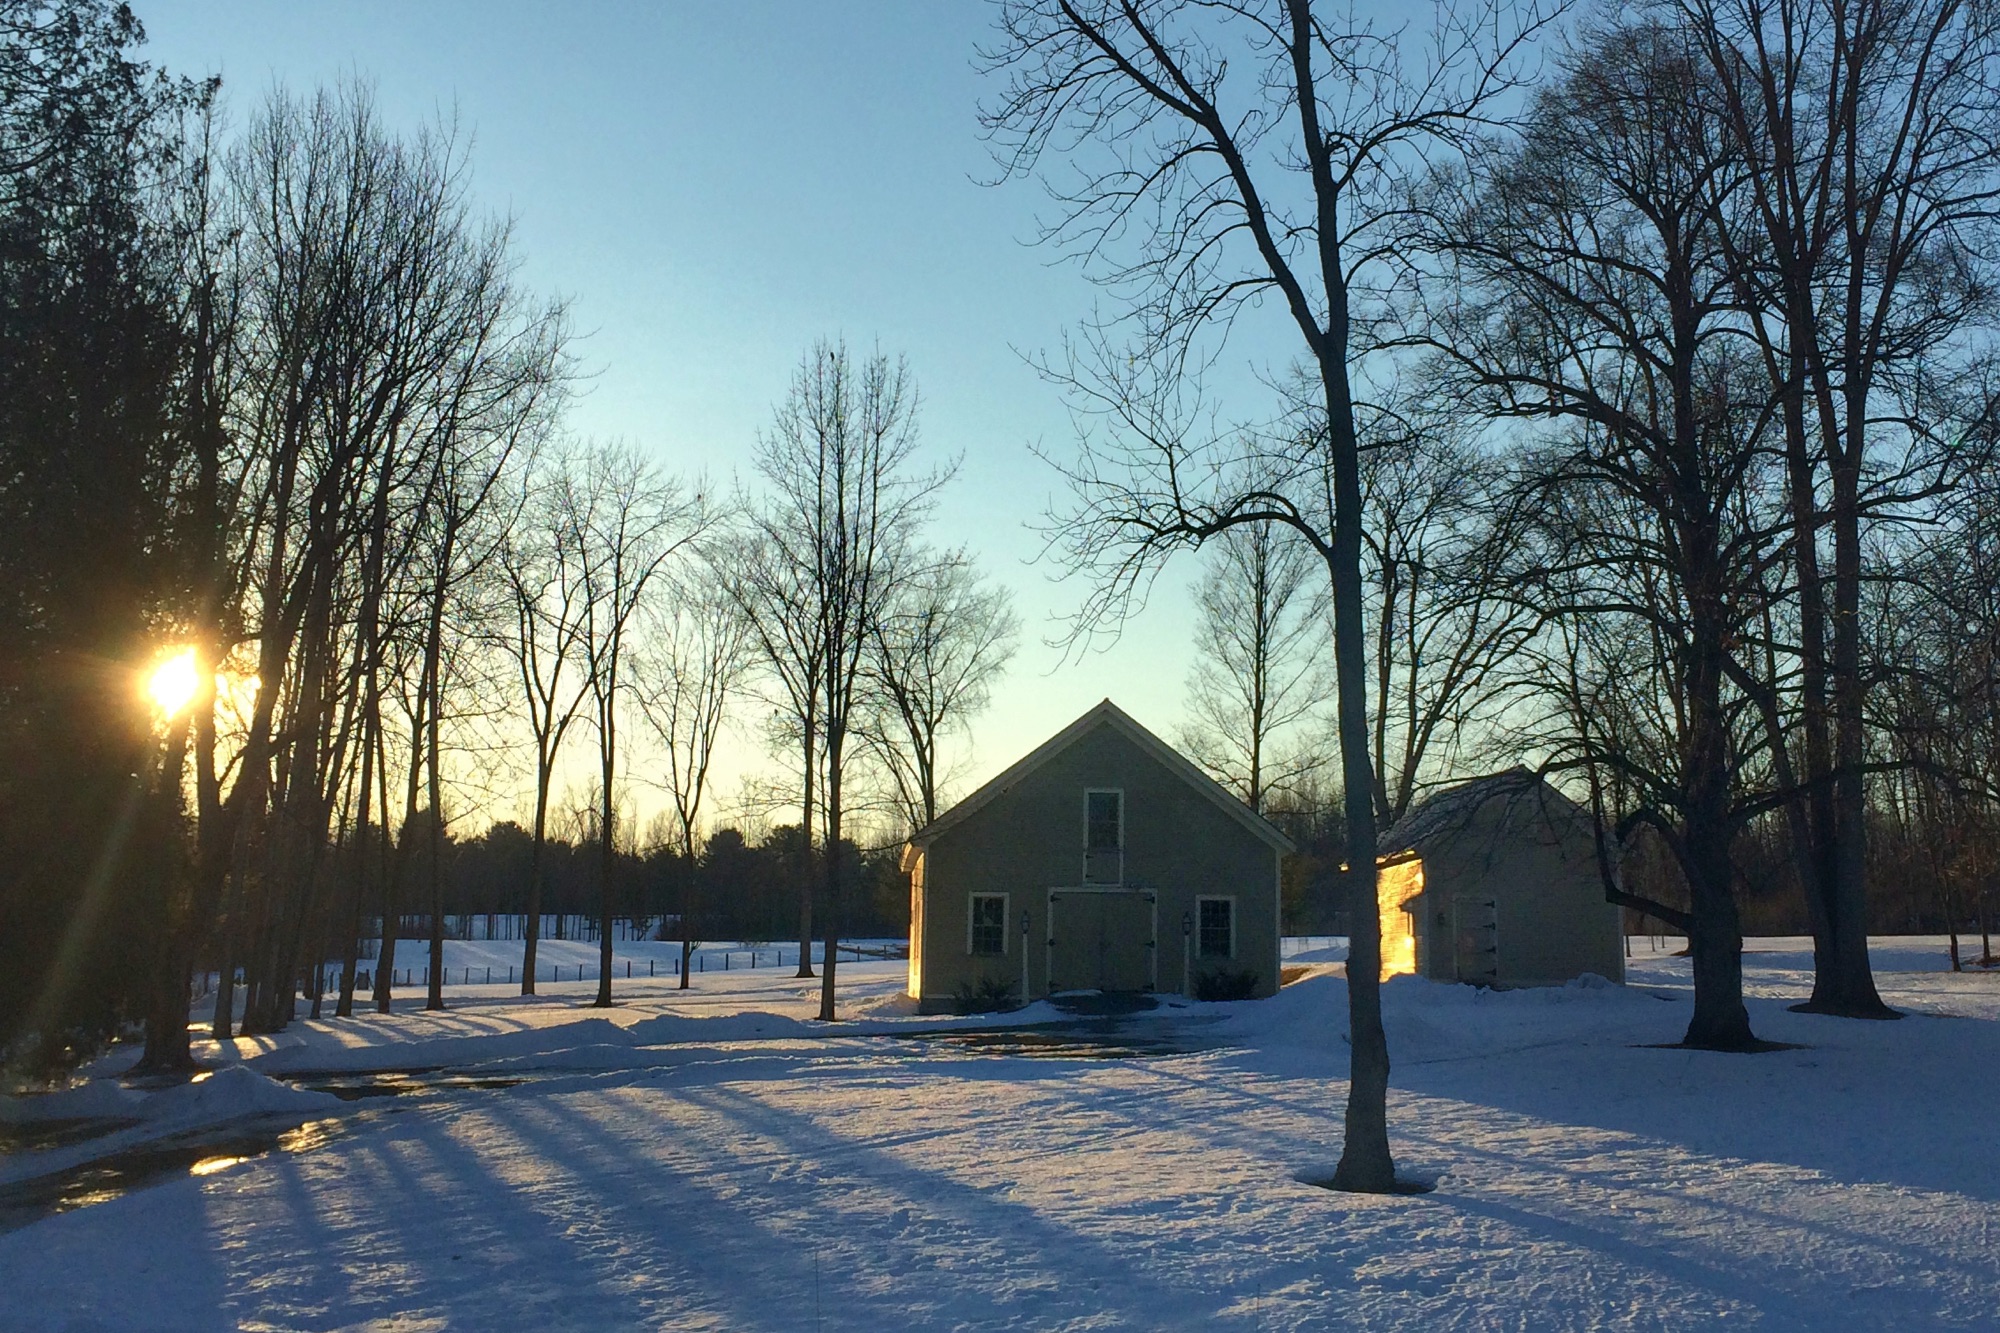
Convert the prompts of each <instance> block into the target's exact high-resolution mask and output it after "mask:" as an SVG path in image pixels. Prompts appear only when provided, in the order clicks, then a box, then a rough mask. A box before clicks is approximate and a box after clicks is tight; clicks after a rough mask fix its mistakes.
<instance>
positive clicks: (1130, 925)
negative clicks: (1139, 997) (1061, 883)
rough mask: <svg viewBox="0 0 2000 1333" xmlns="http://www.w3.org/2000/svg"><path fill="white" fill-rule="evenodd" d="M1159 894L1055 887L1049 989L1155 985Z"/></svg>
mask: <svg viewBox="0 0 2000 1333" xmlns="http://www.w3.org/2000/svg"><path fill="white" fill-rule="evenodd" d="M1153 900H1154V895H1153V894H1150V893H1145V892H1139V891H1131V890H1120V891H1115V892H1107V891H1104V890H1094V891H1093V890H1083V889H1052V890H1050V892H1049V989H1050V990H1051V991H1066V990H1104V991H1141V990H1151V989H1152V987H1153V957H1152V955H1153Z"/></svg>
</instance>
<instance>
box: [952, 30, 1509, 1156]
mask: <svg viewBox="0 0 2000 1333" xmlns="http://www.w3.org/2000/svg"><path fill="white" fill-rule="evenodd" d="M1000 15H1001V16H1000V34H1001V35H1000V38H999V41H998V42H997V43H996V45H995V46H994V48H993V49H992V51H991V52H990V54H989V58H988V60H987V65H988V67H989V69H990V70H991V71H992V72H994V73H996V74H999V75H1001V76H1003V77H1005V78H1006V79H1007V88H1006V91H1005V93H1004V94H1003V95H1002V96H1001V97H1000V98H998V99H997V100H996V101H995V102H994V103H993V104H992V105H991V106H990V107H989V108H988V109H987V111H986V114H985V123H986V125H987V126H988V128H989V130H990V131H991V132H992V133H993V134H994V136H995V137H996V140H997V143H998V147H999V152H1000V160H1001V163H1002V165H1003V167H1004V168H1005V169H1006V170H1007V171H1008V172H1009V173H1010V174H1027V173H1033V172H1035V171H1036V170H1037V169H1038V168H1042V167H1046V168H1047V170H1046V171H1044V172H1043V175H1044V177H1045V179H1047V180H1049V181H1050V183H1051V189H1052V190H1053V192H1054V193H1055V194H1056V196H1057V201H1058V221H1057V222H1056V223H1055V224H1054V226H1053V227H1052V229H1051V231H1050V234H1049V237H1048V239H1049V240H1051V241H1053V242H1054V243H1056V244H1059V245H1065V246H1070V247H1073V248H1074V249H1075V250H1076V251H1077V252H1080V253H1081V254H1083V255H1084V256H1085V259H1086V263H1087V264H1089V265H1090V267H1091V269H1092V271H1093V272H1095V273H1096V275H1097V276H1098V277H1100V278H1101V279H1103V280H1104V282H1105V284H1106V286H1107V288H1108V289H1109V290H1111V291H1113V292H1114V293H1116V294H1117V295H1118V297H1119V299H1120V302H1121V305H1122V307H1123V310H1124V312H1125V327H1126V328H1127V329H1129V331H1130V332H1131V333H1132V334H1133V335H1134V341H1135V344H1136V345H1135V346H1133V347H1132V348H1130V349H1122V348H1112V347H1109V346H1104V347H1103V349H1102V350H1103V351H1104V352H1106V353H1107V354H1106V355H1104V356H1103V357H1101V358H1099V360H1098V361H1097V362H1096V364H1095V366H1094V369H1093V368H1087V371H1088V373H1085V374H1082V375H1073V376H1071V377H1070V380H1069V382H1070V384H1071V386H1072V387H1073V388H1077V389H1080V390H1082V391H1083V392H1084V393H1085V395H1086V403H1085V406H1086V408H1087V409H1088V408H1090V407H1101V408H1104V409H1106V410H1107V411H1108V412H1109V414H1110V415H1109V417H1108V435H1109V437H1110V438H1093V439H1090V440H1087V441H1086V447H1085V456H1084V457H1083V458H1082V459H1081V460H1079V461H1078V462H1076V463H1074V464H1073V465H1071V466H1070V467H1068V469H1067V471H1068V473H1069V476H1070V478H1071V480H1072V482H1073V483H1074V486H1075V490H1076V495H1077V500H1078V504H1077V506H1076V508H1075V510H1074V511H1073V512H1071V513H1068V514H1065V515H1062V516H1061V526H1062V529H1063V530H1064V531H1066V532H1067V533H1068V534H1069V536H1070V540H1069V543H1068V548H1067V554H1068V558H1069V560H1070V561H1071V562H1072V564H1073V565H1074V566H1076V567H1077V568H1080V569H1086V570H1090V571H1093V572H1094V573H1095V575H1096V584H1097V595H1096V596H1095V597H1094V598H1093V599H1092V602H1091V603H1090V605H1088V606H1087V607H1086V609H1085V612H1084V619H1085V620H1086V622H1088V623H1091V624H1095V625H1100V626H1111V625H1115V623H1116V620H1117V617H1118V616H1119V615H1120V614H1122V611H1123V608H1124V607H1125V606H1126V605H1127V603H1128V599H1129V595H1130V593H1131V591H1132V589H1133V587H1134V585H1135V584H1136V583H1139V582H1141V581H1143V580H1144V579H1145V578H1147V577H1148V576H1149V573H1150V571H1152V570H1153V569H1155V568H1156V566H1157V562H1158V560H1159V559H1160V558H1161V557H1162V556H1163V555H1165V554H1166V553H1168V552H1170V551H1172V550H1174V549H1176V548H1178V547H1182V546H1186V545H1194V544H1199V543H1200V542H1201V541H1203V540H1205V539H1207V538H1209V537H1212V536H1215V535H1217V534H1218V533H1220V532H1222V531H1223V530H1225V529H1227V528H1229V527H1232V526H1235V525H1237V524H1242V523H1279V524H1283V525H1286V526H1288V527H1289V528H1291V529H1292V530H1293V531H1294V532H1296V533H1297V534H1298V536H1299V537H1300V538H1301V539H1303V540H1304V541H1305V542H1306V543H1308V544H1309V545H1310V547H1311V548H1312V549H1313V550H1314V551H1316V552H1317V553H1318V554H1319V556H1320V557H1321V559H1323V560H1324V561H1325V563H1326V568H1327V572H1328V576H1329V581H1330V583H1331V586H1332V593H1333V611H1334V614H1333V619H1334V633H1333V639H1334V648H1333V656H1334V664H1335V671H1336V678H1337V692H1338V729H1339V737H1340V754H1341V778H1342V788H1343V791H1344V801H1345V808H1346V816H1347V827H1348V855H1349V858H1350V861H1351V864H1352V865H1353V867H1354V874H1353V876H1352V878H1353V880H1354V882H1355V883H1354V888H1355V892H1356V894H1357V903H1356V907H1357V910H1356V911H1355V913H1354V923H1355V929H1354V935H1353V945H1352V951H1351V954H1350V959H1349V963H1348V991H1349V997H1350V1005H1349V1013H1350V1017H1351V1031H1350V1039H1351V1042H1352V1079H1351V1084H1350V1089H1349V1096H1348V1101H1347V1119H1346V1136H1345V1142H1344V1144H1343V1147H1342V1151H1341V1159H1340V1164H1339V1166H1338V1168H1337V1169H1336V1171H1335V1183H1336V1184H1337V1185H1339V1186H1341V1187H1343V1188H1349V1189H1356V1190H1368V1191H1388V1190H1392V1189H1394V1188H1395V1185H1396V1181H1395V1165H1394V1160H1393V1158H1392V1157H1391V1155H1390V1150H1389V1135H1388V1119H1387V1095H1388V1080H1389V1053H1388V1040H1387V1038H1386V1037H1385V1035H1384V1033H1383V1030H1382V1015H1381V1002H1380V994H1379V969H1380V965H1381V958H1380V952H1381V939H1380V932H1379V925H1378V922H1377V917H1376V912H1375V911H1374V910H1373V907H1372V904H1373V902H1374V899H1375V894H1376V885H1375V833H1376V829H1375V809H1374V797H1373V792H1374V788H1375V780H1374V773H1373V765H1372V763H1371V759H1370V743H1369V742H1370V726H1369V720H1368V711H1369V710H1368V650H1367V642H1366V630H1365V626H1366V619H1365V615H1364V611H1363V599H1364V585H1363V578H1362V550H1363V547H1364V529H1365V526H1366V517H1365V510H1364V502H1363V494H1362V485H1361V455H1360V450H1359V448H1358V441H1357V434H1356V427H1355V400H1356V380H1357V373H1358V372H1357V365H1358V363H1360V362H1361V361H1362V360H1364V359H1365V358H1366V357H1367V355H1368V354H1369V352H1370V350H1371V348H1373V347H1375V346H1376V345H1378V341H1379V339H1380V337H1382V336H1384V333H1385V330H1383V329H1382V328H1381V326H1380V318H1381V317H1383V316H1386V315H1387V314H1388V313H1389V311H1388V308H1387V307H1386V306H1385V305H1384V303H1383V302H1382V301H1381V299H1380V298H1382V297H1383V296H1385V295H1386V294H1387V293H1388V290H1389V289H1390V288H1391V287H1393V286H1394V285H1395V284H1397V283H1399V282H1400V281H1402V280H1403V273H1402V264H1401V247H1400V245H1399V238H1398V236H1397V234H1396V233H1397V230H1398V228H1399V227H1400V218H1401V216H1402V214H1403V193H1402V192H1403V187H1404V185H1405V183H1406V181H1407V177H1408V176H1409V174H1410V173H1411V172H1412V171H1413V170H1414V169H1415V162H1416V160H1417V159H1419V158H1421V157H1422V156H1424V155H1426V154H1433V153H1436V152H1440V151H1449V149H1450V148H1451V147H1452V145H1453V144H1455V143H1456V142H1458V141H1460V140H1462V139H1463V138H1464V137H1465V136H1467V135H1469V134H1470V133H1471V132H1472V131H1473V129H1474V128H1475V127H1476V126H1477V125H1478V124H1479V122H1480V121H1481V120H1482V119H1483V118H1484V117H1486V116H1487V115H1489V114H1491V113H1492V112H1493V111H1494V110H1495V108H1496V107H1497V106H1498V105H1499V104H1500V102H1501V100H1502V99H1504V98H1505V97H1506V96H1508V95H1509V93H1510V92H1511V91H1512V90H1513V88H1514V87H1515V86H1516V85H1517V83H1518V81H1519V79H1518V74H1517V69H1518V66H1517V62H1516V55H1517V53H1518V51H1519V50H1520V49H1521V47H1522V46H1523V45H1524V43H1525V42H1526V41H1527V40H1528V39H1529V37H1530V36H1531V35H1532V33H1533V32H1534V31H1535V30H1536V28H1537V27H1538V26H1539V23H1540V19H1539V17H1538V16H1537V15H1535V14H1534V13H1533V12H1529V13H1528V14H1527V15H1526V16H1525V18H1522V19H1519V20H1518V21H1517V19H1516V17H1514V16H1513V15H1512V11H1511V9H1508V8H1502V7H1498V6H1490V5H1482V6H1478V7H1475V8H1473V9H1470V10H1468V11H1462V12H1446V13H1445V14H1443V15H1442V16H1441V18H1440V22H1439V26H1438V30H1437V32H1436V40H1435V41H1434V42H1433V43H1432V44H1431V46H1430V47H1429V49H1428V51H1427V52H1426V54H1425V55H1423V56H1422V57H1420V58H1418V59H1416V60H1413V61H1410V62H1408V63H1407V64H1406V61H1405V55H1404V39H1403V36H1402V34H1400V33H1383V32H1378V31H1374V30H1372V29H1370V28H1369V27H1368V26H1367V25H1366V24H1365V23H1363V22H1362V21H1361V20H1359V19H1358V18H1355V17H1353V16H1351V14H1342V15H1341V16H1339V17H1337V18H1335V17H1329V16H1327V15H1324V14H1321V13H1317V12H1315V9H1314V7H1313V5H1312V4H1311V3H1310V0H1261V2H1260V0H1242V2H1241V3H1230V4H1213V5H1196V4H1176V3H1146V2H1145V0H1009V2H1008V3H1005V4H1003V5H1002V6H1001V10H1000ZM1057 157H1060V158H1061V159H1063V160H1061V161H1056V160H1053V159H1055V158H1057ZM1260 299H1268V300H1269V301H1270V302H1271V303H1273V304H1274V305H1276V306H1277V307H1278V308H1279V309H1281V310H1282V311H1283V313H1284V315H1285V317H1286V318H1287V319H1288V321H1289V324H1290V326H1291V331H1292V332H1293V333H1294V334H1295V335H1296V337H1297V338H1298V340H1299V342H1298V345H1299V347H1300V348H1301V351H1302V352H1303V359H1304V361H1305V363H1306V365H1307V367H1308V370H1307V373H1308V375H1309V377H1310V379H1311V382H1312V384H1313V386H1314V389H1315V390H1316V396H1315V405H1316V406H1317V407H1318V408H1319V410H1320V412H1321V413H1322V415H1323V418H1324V421H1325V429H1324V430H1323V431H1321V432H1315V433H1313V434H1312V435H1311V436H1309V437H1308V443H1307V444H1306V446H1304V447H1301V448H1298V449H1295V450H1292V451H1290V452H1289V453H1287V452H1286V451H1282V450H1281V451H1279V456H1278V457H1276V458H1274V459H1268V460H1257V461H1258V463H1259V466H1258V467H1257V468H1256V469H1255V470H1254V471H1253V473H1252V475H1255V476H1257V477H1259V478H1260V483H1259V485H1258V486H1257V487H1256V488H1255V489H1250V490H1243V489H1239V488H1236V487H1234V486H1232V485H1231V484H1230V480H1231V479H1232V478H1235V477H1239V476H1242V475H1244V469H1243V468H1242V467H1241V466H1240V463H1241V462H1242V459H1241V458H1240V457H1232V456H1231V454H1230V451H1231V449H1232V448H1234V447H1236V446H1235V445H1234V443H1233V442H1234V441H1235V440H1236V438H1237V437H1235V436H1232V437H1231V441H1226V442H1216V441H1210V442H1203V441H1199V440H1195V439H1191V438H1190V435H1189V428H1188V427H1187V425H1186V421H1185V419H1184V418H1180V417H1177V416H1176V414H1175V413H1174V411H1173V410H1172V408H1173V403H1174V399H1175V395H1176V394H1177V393H1179V392H1180V391H1181V390H1182V389H1183V388H1184V386H1185V383H1186V378H1187V372H1188V370H1189V369H1190V368H1191V367H1193V366H1197V365H1200V364H1203V363H1204V345H1205V344H1204V340H1209V339H1212V338H1214V337H1217V336H1220V335H1222V334H1223V333H1225V332H1226V330H1227V329H1228V327H1229V325H1230V323H1231V322H1232V321H1233V320H1234V319H1236V318H1237V317H1238V316H1239V315H1241V314H1242V313H1243V312H1244V310H1245V309H1246V306H1247V305H1248V303H1250V302H1252V301H1255V300H1260ZM1207 346H1209V347H1210V348H1212V343H1209V344H1207ZM1149 380H1150V381H1151V383H1150V385H1149V383H1148V381H1149ZM1149 387H1150V388H1152V389H1157V390H1159V391H1158V392H1149V391H1148V389H1149ZM1266 464H1270V466H1266ZM1265 477H1270V478H1274V480H1273V481H1271V482H1268V483H1266V482H1263V481H1261V479H1262V478H1265Z"/></svg>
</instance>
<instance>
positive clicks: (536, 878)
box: [521, 760, 552, 995]
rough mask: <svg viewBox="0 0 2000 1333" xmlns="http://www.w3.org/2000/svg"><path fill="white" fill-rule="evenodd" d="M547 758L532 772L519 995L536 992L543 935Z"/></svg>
mask: <svg viewBox="0 0 2000 1333" xmlns="http://www.w3.org/2000/svg"><path fill="white" fill-rule="evenodd" d="M551 776H552V774H551V773H550V771H549V765H548V763H547V761H546V760H544V761H543V762H541V763H540V764H539V765H537V771H536V773H535V842H534V850H533V851H532V852H531V853H529V856H528V919H527V921H526V922H525V923H524V926H523V929H522V931H521V941H522V942H521V994H523V995H533V994H534V993H535V945H536V944H537V943H538V942H539V941H540V939H541V934H542V860H543V855H544V849H545V848H546V847H547V846H548V827H549V781H550V779H551Z"/></svg>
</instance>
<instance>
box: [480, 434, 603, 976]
mask: <svg viewBox="0 0 2000 1333" xmlns="http://www.w3.org/2000/svg"><path fill="white" fill-rule="evenodd" d="M579 466H580V464H579V463H578V462H577V461H576V460H575V458H574V456H573V455H572V454H571V453H569V452H559V453H556V454H553V455H551V456H550V457H548V458H546V459H544V460H543V461H542V463H541V464H540V466H538V467H537V468H535V469H534V470H532V471H531V472H529V473H527V474H526V479H525V486H524V490H523V493H522V494H521V496H520V497H519V499H518V508H517V510H516V513H515V516H514V518H513V519H512V521H511V522H510V523H509V525H508V536H507V540H506V542H505V544H504V545H503V546H502V548H501V553H500V563H501V569H502V571H503V572H504V574H505V576H506V580H507V588H508V592H509V600H510V601H511V603H512V610H513V616H512V624H511V626H510V627H509V628H510V630H511V632H510V633H508V634H507V635H506V637H505V639H504V641H503V645H502V646H503V647H504V649H505V651H506V652H507V653H508V655H509V656H511V657H512V658H513V660H514V666H515V669H516V671H517V672H518V673H519V676H520V682H521V698H522V703H523V705H524V708H525V712H526V715H527V723H528V731H529V734H530V735H531V736H532V737H533V740H534V746H535V814H534V820H533V829H532V832H533V838H534V850H533V853H532V855H531V857H530V861H529V869H528V914H527V922H526V928H525V929H524V930H523V932H522V953H521V994H523V995H533V994H534V993H535V952H536V950H535V946H536V944H537V943H538V942H539V941H540V938H541V923H542V915H541V914H542V880H543V874H544V868H545V860H546V856H547V850H548V825H549V796H550V787H551V785H552V784H553V782H554V781H555V770H556V765H557V763H558V762H559V761H560V759H561V758H562V747H563V741H564V740H565V739H567V737H568V735H569V730H570V728H571V727H572V726H574V725H575V724H576V720H577V718H578V717H579V716H580V715H581V714H582V712H583V708H584V705H585V703H586V702H587V701H588V700H589V698H590V681H589V670H588V663H587V661H586V660H585V648H584V639H585V637H586V635H587V634H588V631H589V612H590V597H589V590H588V587H587V585H586V584H585V581H584V571H583V567H582V555H581V552H580V550H579V543H578V542H577V540H576V538H575V536H574V534H573V531H572V526H571V518H570V506H569V502H568V500H567V498H566V497H567V496H568V495H569V493H570V492H571V490H572V489H573V487H574V485H575V483H574V482H573V481H572V480H571V479H570V478H569V477H568V475H567V474H568V473H569V472H570V471H571V470H572V469H573V468H576V467H579Z"/></svg>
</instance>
